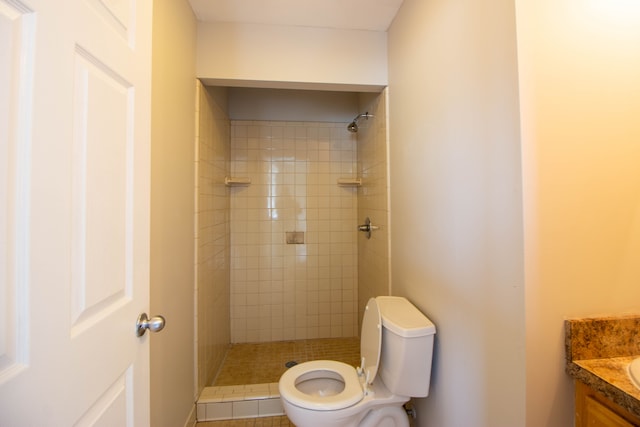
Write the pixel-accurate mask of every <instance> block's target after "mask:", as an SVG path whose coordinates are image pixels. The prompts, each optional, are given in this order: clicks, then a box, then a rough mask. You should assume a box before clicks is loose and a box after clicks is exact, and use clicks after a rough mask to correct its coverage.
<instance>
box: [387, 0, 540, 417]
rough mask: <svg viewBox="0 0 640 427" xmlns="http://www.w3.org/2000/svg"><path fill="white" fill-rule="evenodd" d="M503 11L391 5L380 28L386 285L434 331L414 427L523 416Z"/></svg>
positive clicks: (514, 129) (517, 195)
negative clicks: (385, 89) (384, 29)
mask: <svg viewBox="0 0 640 427" xmlns="http://www.w3.org/2000/svg"><path fill="white" fill-rule="evenodd" d="M514 14H515V12H514V5H513V4H512V3H511V4H510V3H509V2H504V1H497V0H479V1H473V2H452V1H445V0H435V1H422V0H405V1H404V3H403V6H402V7H401V9H400V12H399V14H398V15H397V16H396V19H395V20H394V22H393V24H392V26H391V28H390V30H389V41H388V43H389V129H390V141H389V146H390V174H391V176H390V179H391V236H392V238H391V270H392V284H393V293H394V294H396V295H402V296H406V297H407V298H408V299H409V300H410V301H412V302H413V303H414V304H416V305H417V306H418V307H419V308H420V309H421V310H422V311H423V312H424V313H425V314H427V316H429V317H430V318H431V319H432V320H433V321H434V323H435V324H436V327H437V335H436V343H435V359H434V365H433V375H432V384H431V395H430V396H429V397H427V398H424V399H416V406H417V412H418V421H417V425H419V426H437V427H444V426H446V427H458V426H459V427H468V426H474V427H481V426H486V427H500V426H504V427H513V426H521V425H523V424H524V419H525V375H524V372H525V357H524V356H525V355H524V343H525V338H524V337H525V328H524V326H525V323H524V320H525V319H524V267H523V254H522V252H523V231H522V208H521V206H522V200H521V197H522V186H521V167H520V138H519V129H518V96H517V95H518V86H517V84H518V80H517V79H518V75H517V63H516V44H515V20H514V16H515V15H514ZM532 363H533V361H532ZM539 375H540V376H544V375H546V372H540V373H539ZM544 425H546V424H545V423H541V424H538V425H537V426H544ZM537 426H536V427H537Z"/></svg>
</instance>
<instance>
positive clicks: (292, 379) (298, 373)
mask: <svg viewBox="0 0 640 427" xmlns="http://www.w3.org/2000/svg"><path fill="white" fill-rule="evenodd" d="M327 377H334V378H339V379H340V381H342V382H343V383H344V389H343V390H342V391H340V392H339V393H336V394H332V395H324V394H323V393H322V392H321V390H318V392H317V393H305V392H303V391H301V390H300V389H298V383H300V382H301V381H305V380H314V379H322V378H327ZM278 389H279V391H280V396H281V397H282V399H284V400H286V401H287V402H289V403H291V404H293V405H296V406H299V407H301V408H306V409H313V410H315V411H335V410H338V409H343V408H347V407H349V406H353V405H355V404H356V403H358V402H360V401H361V400H362V398H363V397H364V391H363V390H362V385H360V381H358V374H357V373H356V370H355V369H354V367H353V366H351V365H347V364H346V363H342V362H338V361H335V360H314V361H311V362H304V363H300V364H299V365H295V366H293V367H291V368H289V369H287V370H286V371H285V373H284V374H282V376H281V377H280V382H279V384H278Z"/></svg>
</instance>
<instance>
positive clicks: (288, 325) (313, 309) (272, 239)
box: [231, 121, 358, 342]
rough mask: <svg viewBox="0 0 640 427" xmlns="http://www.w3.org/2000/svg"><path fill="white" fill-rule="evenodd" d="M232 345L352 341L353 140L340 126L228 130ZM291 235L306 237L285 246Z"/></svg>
mask: <svg viewBox="0 0 640 427" xmlns="http://www.w3.org/2000/svg"><path fill="white" fill-rule="evenodd" d="M231 128H232V142H231V173H232V175H233V176H236V177H249V178H251V185H250V186H247V187H234V188H232V189H231V248H232V257H231V268H232V270H231V288H232V289H231V292H232V294H231V339H232V342H258V341H280V340H291V339H308V338H328V337H351V336H356V335H357V324H358V321H357V283H358V278H357V245H356V230H355V225H356V205H357V202H356V196H357V192H356V189H355V188H343V187H339V186H338V185H337V179H338V178H340V177H352V176H354V175H355V172H356V144H355V142H356V141H355V136H354V135H353V134H352V133H349V132H348V131H347V126H346V123H327V122H281V121H232V125H231ZM287 231H301V232H304V233H305V236H304V244H299V245H298V244H286V243H285V242H286V238H285V233H286V232H287Z"/></svg>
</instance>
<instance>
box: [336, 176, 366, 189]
mask: <svg viewBox="0 0 640 427" xmlns="http://www.w3.org/2000/svg"><path fill="white" fill-rule="evenodd" d="M338 185H339V186H340V187H360V186H361V185H362V178H338Z"/></svg>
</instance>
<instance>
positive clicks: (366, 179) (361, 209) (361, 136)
mask: <svg viewBox="0 0 640 427" xmlns="http://www.w3.org/2000/svg"><path fill="white" fill-rule="evenodd" d="M358 111H360V112H361V113H365V112H369V114H373V116H374V117H373V118H371V119H361V120H359V121H358V133H357V138H358V143H357V147H358V153H357V154H358V176H359V177H361V178H362V186H361V187H360V188H358V218H357V219H358V224H363V223H364V219H365V218H366V217H369V219H371V223H372V224H373V225H376V226H378V227H380V228H379V230H376V231H373V232H372V233H371V238H370V239H367V238H366V234H365V233H358V320H359V322H360V326H359V327H358V330H360V328H361V327H362V325H361V322H362V316H363V314H364V308H365V306H366V304H367V301H369V298H372V297H376V296H379V295H389V293H390V291H391V289H390V286H389V280H390V270H389V188H388V185H389V179H388V173H387V172H388V161H387V148H388V144H387V90H385V91H383V92H382V93H380V94H361V95H360V108H359V110H358Z"/></svg>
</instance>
